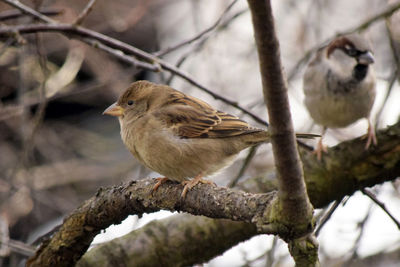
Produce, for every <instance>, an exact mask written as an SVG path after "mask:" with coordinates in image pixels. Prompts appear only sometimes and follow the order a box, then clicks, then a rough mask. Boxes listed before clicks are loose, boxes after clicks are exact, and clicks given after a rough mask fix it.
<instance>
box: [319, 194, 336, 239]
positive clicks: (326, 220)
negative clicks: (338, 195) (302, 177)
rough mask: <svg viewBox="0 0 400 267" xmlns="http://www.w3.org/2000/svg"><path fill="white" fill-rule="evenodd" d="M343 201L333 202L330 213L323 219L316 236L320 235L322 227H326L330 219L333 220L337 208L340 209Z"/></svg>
mask: <svg viewBox="0 0 400 267" xmlns="http://www.w3.org/2000/svg"><path fill="white" fill-rule="evenodd" d="M340 202H341V201H339V200H335V202H333V204H332V206H331V207H330V208H329V210H328V212H327V213H325V214H324V216H323V217H322V218H321V220H320V223H319V224H318V226H317V229H316V230H315V236H318V235H319V233H320V232H321V230H322V227H324V225H325V224H326V223H327V222H328V221H329V219H330V218H331V216H332V214H333V213H334V212H335V210H336V209H337V207H339V204H340Z"/></svg>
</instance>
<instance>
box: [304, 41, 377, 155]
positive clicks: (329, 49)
mask: <svg viewBox="0 0 400 267" xmlns="http://www.w3.org/2000/svg"><path fill="white" fill-rule="evenodd" d="M372 63H374V57H373V55H372V52H371V48H370V46H369V42H368V41H367V40H366V39H365V38H363V37H362V36H360V35H358V34H350V35H345V36H341V37H338V38H336V39H335V40H333V41H332V42H331V43H330V44H329V45H328V46H326V47H323V48H321V49H320V50H319V51H318V52H317V53H316V55H315V56H314V58H313V59H312V60H311V62H310V63H309V65H308V67H307V69H306V72H305V74H304V78H303V90H304V94H305V99H304V103H305V105H306V107H307V109H308V111H309V113H310V115H311V117H312V118H313V119H314V121H315V122H316V123H317V124H320V125H322V126H323V131H322V136H321V138H320V140H319V142H318V145H317V148H316V149H315V153H316V154H317V157H318V159H319V160H321V156H322V151H324V152H326V148H325V147H324V146H323V144H322V138H323V136H324V134H325V132H326V130H327V128H341V127H346V126H348V125H350V124H352V123H354V122H356V121H357V120H359V119H361V118H366V119H367V120H368V132H367V142H366V145H365V149H368V148H369V146H370V145H371V143H373V144H375V145H376V144H377V140H376V136H375V129H374V127H373V125H372V123H371V119H370V112H371V109H372V106H373V104H374V100H375V94H376V91H375V83H376V78H375V74H374V70H373V68H372V67H371V66H370V64H372Z"/></svg>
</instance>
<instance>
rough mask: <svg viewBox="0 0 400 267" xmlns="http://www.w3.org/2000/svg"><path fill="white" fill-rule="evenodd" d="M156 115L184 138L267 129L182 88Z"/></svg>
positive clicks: (219, 135) (219, 136) (246, 132)
mask: <svg viewBox="0 0 400 267" xmlns="http://www.w3.org/2000/svg"><path fill="white" fill-rule="evenodd" d="M155 116H156V117H158V118H159V119H161V120H162V121H163V122H164V123H165V124H166V125H167V127H168V128H170V129H171V130H172V131H173V132H174V133H175V134H176V135H178V136H179V137H181V138H225V137H232V136H238V135H243V134H249V133H253V132H260V131H263V130H261V129H257V128H253V127H251V126H249V124H247V123H246V122H245V121H242V120H240V119H239V118H238V117H236V116H233V115H230V114H228V113H225V112H221V111H218V110H216V109H214V108H213V107H211V106H210V105H208V104H207V103H205V102H203V101H201V100H199V99H197V98H194V97H191V96H187V95H184V94H182V93H180V92H176V93H174V94H171V99H170V101H168V102H167V103H166V104H165V105H164V106H163V107H161V108H160V109H159V110H158V111H157V112H156V113H155Z"/></svg>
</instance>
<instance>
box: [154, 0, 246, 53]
mask: <svg viewBox="0 0 400 267" xmlns="http://www.w3.org/2000/svg"><path fill="white" fill-rule="evenodd" d="M237 1H238V0H233V1H232V3H230V4H229V5H228V6H227V7H226V8H225V10H224V11H223V12H222V14H221V16H220V17H219V18H218V19H217V21H216V22H214V24H213V25H211V26H210V27H208V28H207V29H205V30H203V31H201V32H200V33H198V34H196V35H195V36H193V37H192V38H190V39H188V40H185V41H183V42H180V43H178V44H176V45H173V46H171V47H168V48H166V49H164V50H160V51H158V52H155V53H153V54H154V55H155V56H156V57H162V56H165V55H166V54H168V53H170V52H172V51H175V50H177V49H179V48H181V47H182V46H185V45H187V44H190V43H192V42H194V41H196V40H198V39H200V38H201V37H203V36H204V35H205V34H207V33H209V32H211V31H212V30H214V29H215V28H216V27H217V26H218V25H219V24H220V23H221V21H222V20H223V19H224V18H225V16H226V14H227V13H228V12H229V10H231V8H232V7H233V6H234V5H235V4H236V3H237Z"/></svg>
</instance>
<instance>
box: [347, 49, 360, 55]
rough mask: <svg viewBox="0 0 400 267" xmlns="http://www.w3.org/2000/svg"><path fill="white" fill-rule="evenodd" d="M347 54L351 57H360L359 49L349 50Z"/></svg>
mask: <svg viewBox="0 0 400 267" xmlns="http://www.w3.org/2000/svg"><path fill="white" fill-rule="evenodd" d="M346 53H347V54H348V55H349V56H351V57H355V56H357V55H358V51H357V49H354V48H350V49H347V50H346Z"/></svg>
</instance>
